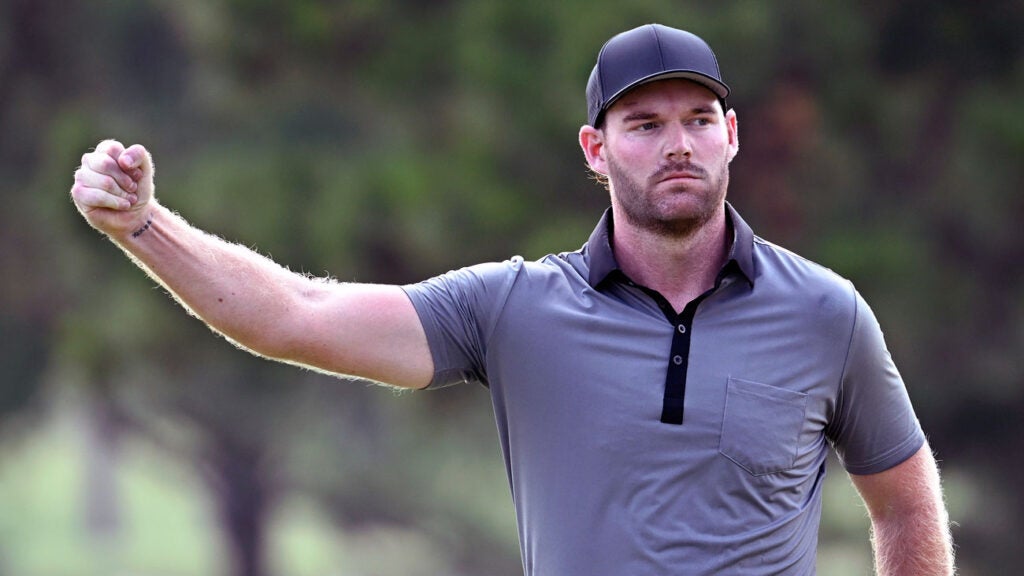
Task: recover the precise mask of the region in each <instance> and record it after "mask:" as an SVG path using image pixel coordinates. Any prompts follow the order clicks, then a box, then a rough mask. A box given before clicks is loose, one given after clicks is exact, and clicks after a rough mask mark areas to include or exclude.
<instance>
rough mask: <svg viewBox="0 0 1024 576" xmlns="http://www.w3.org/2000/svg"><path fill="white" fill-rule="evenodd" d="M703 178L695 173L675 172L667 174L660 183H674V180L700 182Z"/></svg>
mask: <svg viewBox="0 0 1024 576" xmlns="http://www.w3.org/2000/svg"><path fill="white" fill-rule="evenodd" d="M700 179H701V177H700V175H699V174H697V173H695V172H673V173H671V174H666V175H665V176H663V177H662V178H661V179H660V180H658V182H672V181H674V180H700Z"/></svg>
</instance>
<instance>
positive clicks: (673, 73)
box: [602, 70, 729, 115]
mask: <svg viewBox="0 0 1024 576" xmlns="http://www.w3.org/2000/svg"><path fill="white" fill-rule="evenodd" d="M672 78H681V79H683V80H690V81H691V82H696V83H697V84H700V85H701V86H704V87H705V88H707V89H708V90H710V91H711V92H712V93H713V94H714V95H715V96H718V97H719V98H721V99H723V100H724V99H725V98H726V97H728V96H729V87H728V86H726V85H725V84H723V83H721V82H719V81H718V80H715V79H714V78H712V77H710V76H708V75H706V74H701V73H700V72H694V71H692V70H668V71H666V72H659V73H657V74H651V75H650V76H646V77H644V78H640V79H639V80H636V81H634V82H632V83H631V84H629V85H628V86H626V87H625V88H623V89H622V90H619V91H618V92H616V93H615V95H613V96H612V97H611V98H609V99H608V102H607V103H606V104H605V105H604V107H603V108H602V115H603V113H604V112H607V111H608V109H609V108H611V107H612V105H613V104H615V102H616V101H618V99H619V98H622V97H623V96H625V95H626V93H627V92H629V91H630V90H632V89H634V88H637V87H639V86H643V85H644V84H650V83H651V82H655V81H658V80H670V79H672Z"/></svg>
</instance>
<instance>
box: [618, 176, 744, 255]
mask: <svg viewBox="0 0 1024 576" xmlns="http://www.w3.org/2000/svg"><path fill="white" fill-rule="evenodd" d="M672 173H686V174H690V175H692V176H694V177H696V178H697V179H696V180H688V181H685V182H680V183H678V184H676V185H675V186H674V187H672V188H670V189H666V190H664V191H663V192H662V194H664V196H662V197H658V196H656V193H655V192H654V188H655V187H656V186H657V185H658V183H659V181H660V180H661V179H662V178H663V177H665V176H666V175H668V174H672ZM608 178H609V181H610V183H611V186H610V189H611V190H612V194H613V195H614V196H615V198H616V199H617V200H618V204H619V207H620V208H622V216H623V218H624V219H625V220H626V222H628V223H629V224H630V225H631V226H633V227H635V228H638V229H642V230H646V231H648V232H653V233H655V234H657V235H659V236H665V237H670V238H685V237H690V236H692V235H693V234H694V233H695V232H696V231H697V230H699V229H701V228H702V227H703V226H704V225H705V224H707V223H708V222H709V221H710V220H711V219H712V218H713V217H714V216H715V214H717V213H718V211H719V209H720V207H721V206H722V204H723V203H724V202H725V194H726V189H727V188H728V187H729V161H728V159H725V158H723V159H722V162H721V164H719V165H717V166H714V167H713V169H712V170H711V171H708V170H705V169H704V168H702V167H700V166H697V165H696V164H692V163H690V162H669V163H666V164H663V165H661V166H659V167H658V169H657V170H656V171H655V172H654V173H653V174H651V175H650V176H649V177H648V178H647V181H646V182H645V183H641V182H639V181H637V180H635V179H633V178H632V177H630V176H629V174H627V172H626V171H625V170H624V169H623V168H622V166H621V165H620V164H618V162H616V161H615V159H614V158H611V157H609V158H608ZM683 196H685V197H686V198H688V199H689V200H690V202H687V203H686V206H681V205H680V202H679V201H680V200H682V199H683Z"/></svg>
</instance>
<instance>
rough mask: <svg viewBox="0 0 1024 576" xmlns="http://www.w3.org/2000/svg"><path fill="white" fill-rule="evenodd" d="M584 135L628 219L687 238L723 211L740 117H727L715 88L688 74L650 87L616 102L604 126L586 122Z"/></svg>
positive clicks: (597, 168)
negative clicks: (600, 126) (598, 127)
mask: <svg viewBox="0 0 1024 576" xmlns="http://www.w3.org/2000/svg"><path fill="white" fill-rule="evenodd" d="M588 128H589V130H591V131H592V133H590V134H589V135H588V136H585V135H584V133H585V132H587V130H588ZM580 138H581V143H583V146H584V151H585V152H586V153H587V160H588V161H589V162H590V165H591V168H593V169H594V170H595V171H597V172H599V173H602V174H605V175H607V176H608V179H609V182H610V189H611V196H612V206H613V210H614V211H615V214H616V216H618V217H619V218H620V220H622V219H624V220H625V223H626V224H628V225H631V226H634V227H637V228H640V229H643V230H647V231H651V232H655V233H658V234H660V235H668V236H687V235H689V234H691V233H692V232H693V231H694V230H696V229H698V228H700V227H701V226H703V225H704V224H705V223H706V222H707V221H708V220H709V219H710V218H712V217H713V216H714V215H715V214H718V213H719V211H720V210H721V209H722V205H723V202H724V200H725V194H726V189H727V188H728V185H729V162H730V161H731V160H732V159H733V157H735V155H736V152H737V150H738V141H737V133H736V116H735V114H734V113H733V112H732V111H729V113H728V114H723V111H722V107H721V104H720V103H719V101H718V99H717V97H716V96H715V95H714V94H713V93H712V92H711V91H710V90H708V89H707V88H704V87H703V86H701V85H699V84H696V83H694V82H690V81H688V80H681V79H671V80H661V81H656V82H652V83H650V84H645V85H643V86H640V87H638V88H636V89H634V90H632V91H630V92H629V93H628V94H626V95H625V96H623V97H622V99H620V100H619V101H617V102H616V103H615V104H613V105H612V107H611V108H610V109H609V110H608V112H607V113H606V114H605V126H604V128H603V129H602V130H594V129H593V128H590V127H584V129H583V131H581V135H580Z"/></svg>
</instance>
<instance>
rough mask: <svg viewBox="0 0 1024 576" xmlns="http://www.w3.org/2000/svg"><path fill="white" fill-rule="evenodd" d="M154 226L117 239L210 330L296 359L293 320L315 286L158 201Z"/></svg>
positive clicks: (256, 348)
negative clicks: (299, 303)
mask: <svg viewBox="0 0 1024 576" xmlns="http://www.w3.org/2000/svg"><path fill="white" fill-rule="evenodd" d="M148 222H149V223H148V224H147V226H146V227H144V229H143V228H140V229H139V230H138V231H136V232H135V233H126V234H122V235H121V236H120V237H112V239H113V240H114V242H115V243H116V244H118V245H119V246H120V247H121V248H122V249H124V251H125V252H127V253H128V254H129V256H130V257H131V258H132V259H133V260H134V261H135V262H136V263H137V264H138V265H139V266H140V267H141V268H142V269H143V270H145V271H146V272H147V273H148V274H149V275H150V276H151V277H152V278H153V279H154V280H156V281H157V282H159V283H160V284H161V285H162V286H164V287H165V288H166V289H167V290H168V291H169V292H170V293H171V294H172V295H173V296H174V297H175V298H176V299H177V300H178V301H179V302H180V303H181V304H182V305H183V306H184V307H185V308H186V309H188V310H189V311H190V312H191V313H192V314H194V315H195V316H197V317H199V318H200V319H202V320H203V321H204V322H206V323H207V324H208V325H209V326H210V327H211V328H213V329H214V330H216V331H217V332H219V333H221V334H223V335H224V336H226V337H227V338H228V339H230V340H232V341H234V342H235V343H237V344H239V345H240V346H242V347H244V348H247V349H249V350H251V351H253V352H256V353H258V354H261V355H265V356H269V357H273V358H280V359H286V360H287V359H289V358H288V355H289V353H288V350H289V349H290V344H289V336H288V334H289V329H288V326H289V322H288V320H289V316H290V314H291V312H293V309H294V307H295V305H296V304H295V303H296V302H297V298H298V297H300V296H301V295H302V294H303V293H304V292H307V291H309V290H312V289H315V287H316V282H314V281H312V280H310V279H308V278H306V277H303V276H301V275H299V274H295V273H293V272H290V271H288V270H287V269H285V268H283V267H281V266H279V265H277V264H276V263H274V262H273V261H271V260H270V259H268V258H265V257H263V256H261V255H260V254H257V253H256V252H254V251H252V250H249V249H248V248H245V247H244V246H240V245H237V244H232V243H229V242H226V241H224V240H222V239H220V238H217V237H215V236H212V235H209V234H206V233H205V232H202V231H201V230H199V229H197V228H194V227H192V226H190V225H189V224H188V223H186V222H185V221H184V220H183V219H182V218H181V217H179V216H178V215H176V214H174V213H172V212H171V211H170V210H168V209H166V208H164V207H163V206H160V205H158V204H157V203H156V202H153V203H152V206H151V211H150V214H149V220H148Z"/></svg>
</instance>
